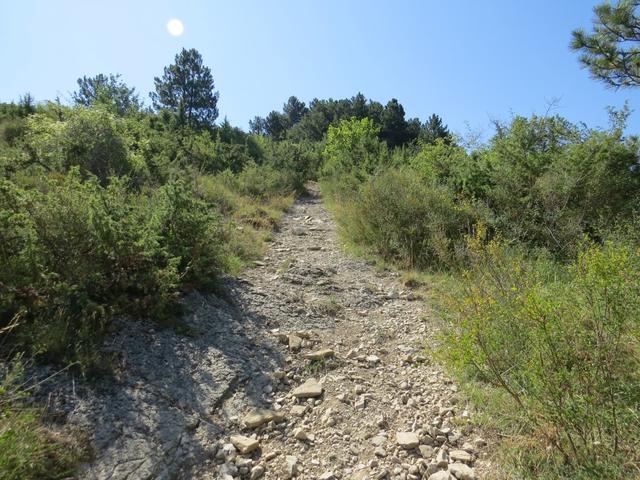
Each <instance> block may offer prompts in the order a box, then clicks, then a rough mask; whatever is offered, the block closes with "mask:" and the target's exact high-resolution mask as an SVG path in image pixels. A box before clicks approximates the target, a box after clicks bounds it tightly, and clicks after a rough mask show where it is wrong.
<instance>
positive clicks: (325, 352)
mask: <svg viewBox="0 0 640 480" xmlns="http://www.w3.org/2000/svg"><path fill="white" fill-rule="evenodd" d="M334 354H335V353H334V351H333V350H331V349H330V348H324V349H322V350H317V351H315V352H310V353H307V354H306V355H305V356H304V357H305V358H308V359H309V360H322V359H324V358H328V357H333V356H334Z"/></svg>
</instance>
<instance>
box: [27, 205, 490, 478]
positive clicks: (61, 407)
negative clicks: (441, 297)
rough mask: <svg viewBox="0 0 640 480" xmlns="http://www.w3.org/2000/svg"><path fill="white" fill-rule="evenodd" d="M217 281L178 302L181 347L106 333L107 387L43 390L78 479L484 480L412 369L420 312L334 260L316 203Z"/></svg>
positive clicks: (149, 332) (144, 324)
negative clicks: (78, 436)
mask: <svg viewBox="0 0 640 480" xmlns="http://www.w3.org/2000/svg"><path fill="white" fill-rule="evenodd" d="M223 282H224V283H225V285H224V288H223V289H222V291H223V292H224V293H223V294H221V295H218V296H216V295H201V294H198V293H193V294H191V295H189V296H187V297H186V298H185V301H184V304H185V310H186V313H185V315H184V317H183V319H182V324H181V326H182V329H181V330H182V332H181V333H177V332H176V330H175V329H172V328H161V327H160V326H158V325H157V324H156V323H154V322H151V321H132V320H128V319H120V320H118V321H117V324H119V327H120V328H115V329H114V333H113V334H112V336H111V337H110V338H109V340H108V341H107V342H106V344H105V347H104V348H105V350H106V352H105V353H106V354H107V355H109V357H110V358H111V359H112V362H111V363H112V364H113V365H115V372H114V375H110V376H108V377H106V378H103V379H100V380H98V381H94V382H92V383H88V382H85V381H83V380H82V379H79V378H74V377H71V376H69V375H68V374H63V375H59V376H57V377H55V379H54V381H52V382H48V383H46V384H45V385H44V386H43V387H42V389H41V391H40V392H39V394H40V395H41V398H43V399H46V401H47V403H48V405H49V406H50V407H51V410H52V411H54V412H56V413H57V414H58V416H59V417H60V418H61V419H63V421H64V423H66V425H67V426H68V427H71V428H76V429H80V430H81V431H82V432H83V434H84V435H85V436H86V437H87V442H88V444H90V445H91V447H92V449H93V452H94V454H93V456H92V458H91V459H90V460H89V461H88V462H87V463H86V464H85V465H84V466H83V468H82V472H81V474H80V478H90V479H94V478H95V479H110V480H133V479H172V478H177V479H223V480H232V479H249V478H250V479H257V478H264V479H286V478H292V477H295V478H298V479H300V480H310V479H322V480H330V479H334V478H335V479H342V480H347V479H360V480H364V479H382V478H393V479H405V480H406V479H412V480H415V479H422V478H424V479H430V480H444V479H452V478H454V476H455V478H458V479H460V480H466V479H474V478H479V477H481V476H483V477H486V478H492V475H489V474H484V475H480V473H481V472H484V471H489V467H490V464H489V462H488V461H487V460H486V458H485V457H486V454H485V449H486V447H485V441H484V440H483V439H482V438H481V436H480V435H479V432H476V431H474V429H473V427H472V426H471V425H470V423H469V417H470V413H469V412H468V411H467V410H466V408H465V405H463V404H461V403H460V402H459V401H458V396H457V393H456V392H457V388H456V385H455V384H454V383H453V382H451V380H449V379H448V378H447V377H446V376H445V375H444V374H443V373H442V372H441V371H440V369H439V368H438V367H437V366H435V365H434V364H432V362H431V361H430V359H429V358H428V355H425V354H424V348H425V346H426V345H429V344H431V343H432V341H433V335H434V326H433V322H431V321H430V319H429V318H428V315H425V311H424V305H425V304H424V302H423V301H420V298H418V295H417V294H416V293H415V292H413V291H411V290H408V289H403V287H402V285H401V284H400V282H399V279H398V276H397V275H396V274H393V273H389V272H378V271H376V270H375V268H374V267H372V266H370V265H368V264H367V263H366V262H364V261H362V260H358V259H353V258H350V257H349V256H348V255H346V254H345V253H344V252H343V250H342V249H341V247H340V244H339V242H338V238H337V234H336V227H335V224H334V222H333V220H332V218H331V217H330V215H329V214H328V212H327V211H326V209H325V207H324V205H323V204H322V201H321V200H320V198H319V197H318V196H317V194H316V195H312V196H310V197H308V198H305V199H302V200H300V201H298V202H297V203H296V204H295V205H294V206H293V208H292V210H291V212H290V213H289V214H287V216H286V217H285V219H284V222H283V225H282V227H281V229H280V231H279V232H277V233H276V234H275V235H274V240H273V243H272V245H271V248H270V250H269V253H268V255H267V256H266V257H265V258H264V259H263V261H261V262H256V266H255V268H251V269H249V270H247V271H245V272H244V273H243V275H242V276H241V277H240V278H229V277H227V278H224V279H223ZM48 373H50V372H47V371H43V372H42V375H44V376H46V375H48ZM450 475H454V476H450ZM493 477H495V475H494V476H493Z"/></svg>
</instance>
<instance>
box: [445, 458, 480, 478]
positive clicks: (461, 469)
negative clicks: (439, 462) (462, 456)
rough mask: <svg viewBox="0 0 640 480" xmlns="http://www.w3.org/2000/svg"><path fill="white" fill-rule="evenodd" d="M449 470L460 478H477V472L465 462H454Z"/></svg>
mask: <svg viewBox="0 0 640 480" xmlns="http://www.w3.org/2000/svg"><path fill="white" fill-rule="evenodd" d="M449 472H451V474H452V475H453V476H454V477H456V478H457V479H458V480H476V473H475V471H474V470H473V468H471V467H470V466H468V465H465V464H464V463H458V462H456V463H452V464H450V465H449Z"/></svg>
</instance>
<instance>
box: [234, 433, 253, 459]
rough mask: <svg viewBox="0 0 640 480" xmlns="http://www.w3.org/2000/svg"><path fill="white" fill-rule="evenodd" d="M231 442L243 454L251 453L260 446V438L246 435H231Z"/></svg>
mask: <svg viewBox="0 0 640 480" xmlns="http://www.w3.org/2000/svg"><path fill="white" fill-rule="evenodd" d="M230 440H231V443H232V444H233V446H234V447H236V448H237V449H238V451H239V452H240V453H241V454H243V455H244V454H246V453H251V452H253V451H254V450H257V448H258V447H259V446H260V443H259V442H258V440H256V439H254V438H250V437H245V436H244V435H231V439H230Z"/></svg>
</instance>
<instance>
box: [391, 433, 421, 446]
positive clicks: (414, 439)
mask: <svg viewBox="0 0 640 480" xmlns="http://www.w3.org/2000/svg"><path fill="white" fill-rule="evenodd" d="M396 440H397V442H398V445H400V446H401V447H402V448H406V449H411V448H416V447H417V446H418V445H420V439H419V438H418V434H417V433H414V432H398V433H396Z"/></svg>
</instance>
